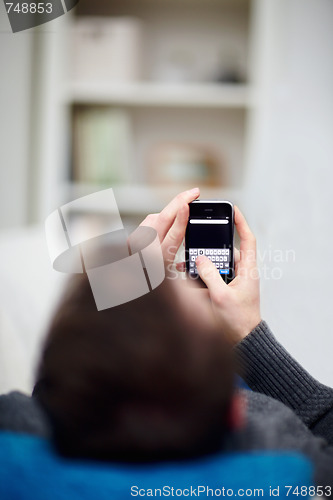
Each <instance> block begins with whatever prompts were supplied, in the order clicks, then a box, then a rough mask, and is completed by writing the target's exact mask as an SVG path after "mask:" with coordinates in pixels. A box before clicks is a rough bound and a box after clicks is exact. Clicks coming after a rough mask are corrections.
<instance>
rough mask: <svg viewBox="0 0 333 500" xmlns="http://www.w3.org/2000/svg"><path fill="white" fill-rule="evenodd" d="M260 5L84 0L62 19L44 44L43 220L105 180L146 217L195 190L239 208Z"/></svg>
mask: <svg viewBox="0 0 333 500" xmlns="http://www.w3.org/2000/svg"><path fill="white" fill-rule="evenodd" d="M255 2H256V0H233V1H230V0H191V2H189V0H177V2H176V1H175V0H158V1H155V0H154V1H152V0H136V1H134V0H122V1H120V0H115V1H114V2H107V1H106V0H96V1H94V2H93V3H92V2H89V1H88V0H80V2H79V4H78V6H77V8H76V9H73V12H72V14H68V15H67V16H64V18H63V19H62V20H60V21H59V27H58V30H55V32H54V33H53V34H51V35H49V36H48V38H47V42H46V43H44V46H43V47H42V48H41V49H40V51H41V52H42V57H41V58H40V60H41V63H40V70H39V72H40V76H41V78H40V79H41V89H40V90H41V91H40V92H39V94H40V95H39V109H40V113H39V130H40V134H39V137H41V138H42V142H43V145H44V146H43V147H42V148H40V149H41V152H40V153H39V154H38V158H37V163H38V164H39V171H40V172H43V174H42V175H41V176H40V177H41V179H42V180H41V188H43V189H41V191H42V194H40V195H39V198H40V199H39V202H38V203H39V207H40V210H39V212H40V213H41V214H42V217H44V216H45V215H47V213H49V212H50V210H52V209H54V208H55V206H59V204H61V203H64V202H66V201H69V200H71V199H73V198H75V197H78V196H83V195H85V194H89V193H91V192H94V191H98V190H99V189H103V188H107V187H113V188H114V190H115V193H116V198H117V201H118V203H119V207H120V210H121V212H122V214H123V215H124V216H125V217H126V216H128V217H134V218H137V219H138V220H139V219H140V218H142V216H144V215H145V214H147V213H149V212H156V211H158V210H160V209H161V208H162V207H163V205H164V204H165V203H167V202H168V201H169V200H170V198H172V197H173V196H174V195H175V194H177V192H179V191H180V190H183V189H186V188H191V187H194V186H197V185H198V186H200V188H201V193H202V197H207V198H225V199H230V200H232V201H235V202H238V203H239V200H240V198H241V193H242V185H243V179H244V175H245V170H246V155H247V151H248V149H249V140H250V134H249V117H250V113H251V111H252V109H253V108H254V106H255V101H254V88H253V82H252V78H251V75H252V72H253V71H252V67H251V65H252V40H253V6H254V4H255ZM41 29H43V28H41ZM45 89H47V91H46V90H45ZM40 96H41V97H40ZM96 211H100V212H101V213H102V212H103V207H96Z"/></svg>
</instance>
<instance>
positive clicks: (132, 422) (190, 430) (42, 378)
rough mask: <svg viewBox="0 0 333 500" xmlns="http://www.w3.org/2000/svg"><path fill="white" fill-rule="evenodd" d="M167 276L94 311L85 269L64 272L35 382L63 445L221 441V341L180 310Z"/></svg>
mask: <svg viewBox="0 0 333 500" xmlns="http://www.w3.org/2000/svg"><path fill="white" fill-rule="evenodd" d="M173 286H174V285H173V283H172V282H171V280H169V279H165V280H164V282H163V283H162V284H161V285H160V286H159V287H158V288H157V289H156V290H154V291H152V292H150V293H149V294H147V295H145V296H143V297H141V298H139V299H136V300H134V301H131V302H129V303H126V304H123V305H121V306H118V307H113V308H111V309H107V310H104V311H100V312H98V311H97V309H96V305H95V302H94V299H93V295H92V292H91V289H90V286H89V282H88V279H87V277H86V275H81V276H76V277H74V278H73V279H72V280H71V282H70V286H69V287H68V290H67V293H66V295H65V297H64V299H63V301H62V303H61V305H60V307H59V308H58V311H57V313H56V314H55V316H54V319H53V321H52V324H51V326H50V330H49V335H48V337H47V341H46V344H45V348H44V352H43V355H42V359H41V363H40V369H39V375H38V383H37V386H36V391H35V393H36V396H37V397H38V398H39V401H40V403H41V404H42V406H43V407H44V409H45V410H46V413H47V415H48V416H49V418H50V421H51V424H52V429H53V435H54V441H55V444H56V447H57V448H58V450H59V451H60V452H61V453H62V454H65V455H67V456H80V457H91V458H98V459H109V460H127V461H146V460H162V459H170V458H182V457H186V456H194V455H198V454H203V453H207V452H210V451H214V450H216V449H218V448H219V446H220V445H221V439H222V437H223V435H224V432H225V431H226V428H227V424H226V421H227V413H228V408H229V405H230V400H231V396H232V391H233V373H232V368H231V362H230V356H229V351H228V347H227V345H226V344H225V343H224V341H223V338H222V335H220V334H218V333H217V332H214V333H215V334H210V335H206V334H205V333H206V332H201V331H198V328H199V327H197V326H196V325H193V324H190V322H189V320H188V319H185V316H184V314H183V312H182V309H181V306H180V305H179V304H178V303H177V301H176V299H175V297H174V293H173ZM196 330H197V331H196Z"/></svg>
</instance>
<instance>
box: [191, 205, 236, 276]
mask: <svg viewBox="0 0 333 500" xmlns="http://www.w3.org/2000/svg"><path fill="white" fill-rule="evenodd" d="M198 206H199V204H198ZM198 206H196V207H195V209H191V205H190V216H189V221H188V225H187V231H186V243H185V249H186V268H187V272H188V273H189V275H190V277H191V278H193V279H194V278H198V271H197V267H196V262H195V261H196V259H197V257H198V256H199V255H205V256H206V257H207V258H208V259H209V260H211V261H212V262H213V264H214V265H215V267H216V268H217V270H218V272H219V273H220V275H221V277H222V278H223V279H225V281H229V280H230V279H232V277H233V217H232V206H231V205H227V206H218V205H215V206H213V208H210V206H209V204H202V205H201V206H200V207H199V208H198Z"/></svg>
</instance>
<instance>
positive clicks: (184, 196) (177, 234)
mask: <svg viewBox="0 0 333 500" xmlns="http://www.w3.org/2000/svg"><path fill="white" fill-rule="evenodd" d="M199 195H200V190H199V188H194V189H191V190H190V191H184V192H183V193H180V194H179V195H178V196H176V197H175V198H174V199H173V200H172V201H171V202H170V203H169V204H168V205H167V206H166V207H165V208H163V210H162V211H161V212H160V213H159V214H150V215H148V216H147V217H146V218H145V220H144V221H143V222H141V224H140V226H149V227H152V228H154V229H156V231H157V234H158V236H159V238H160V242H161V247H162V252H163V257H164V261H165V264H166V265H167V264H172V263H173V261H174V259H175V256H176V253H177V251H178V248H179V247H180V245H181V243H182V241H183V239H184V236H185V231H186V226H187V222H188V216H189V207H188V204H189V203H191V201H193V200H195V199H196V198H198V197H199Z"/></svg>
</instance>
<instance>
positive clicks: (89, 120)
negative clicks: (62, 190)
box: [72, 107, 131, 186]
mask: <svg viewBox="0 0 333 500" xmlns="http://www.w3.org/2000/svg"><path fill="white" fill-rule="evenodd" d="M73 120H74V123H73V168H72V180H73V181H74V182H75V183H82V184H93V185H101V186H103V185H112V184H119V183H127V182H129V181H130V177H131V175H130V148H131V131H130V121H129V118H128V116H127V114H126V113H125V112H124V111H122V110H118V109H112V108H108V107H101V108H95V107H80V108H78V109H75V110H74V118H73Z"/></svg>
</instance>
